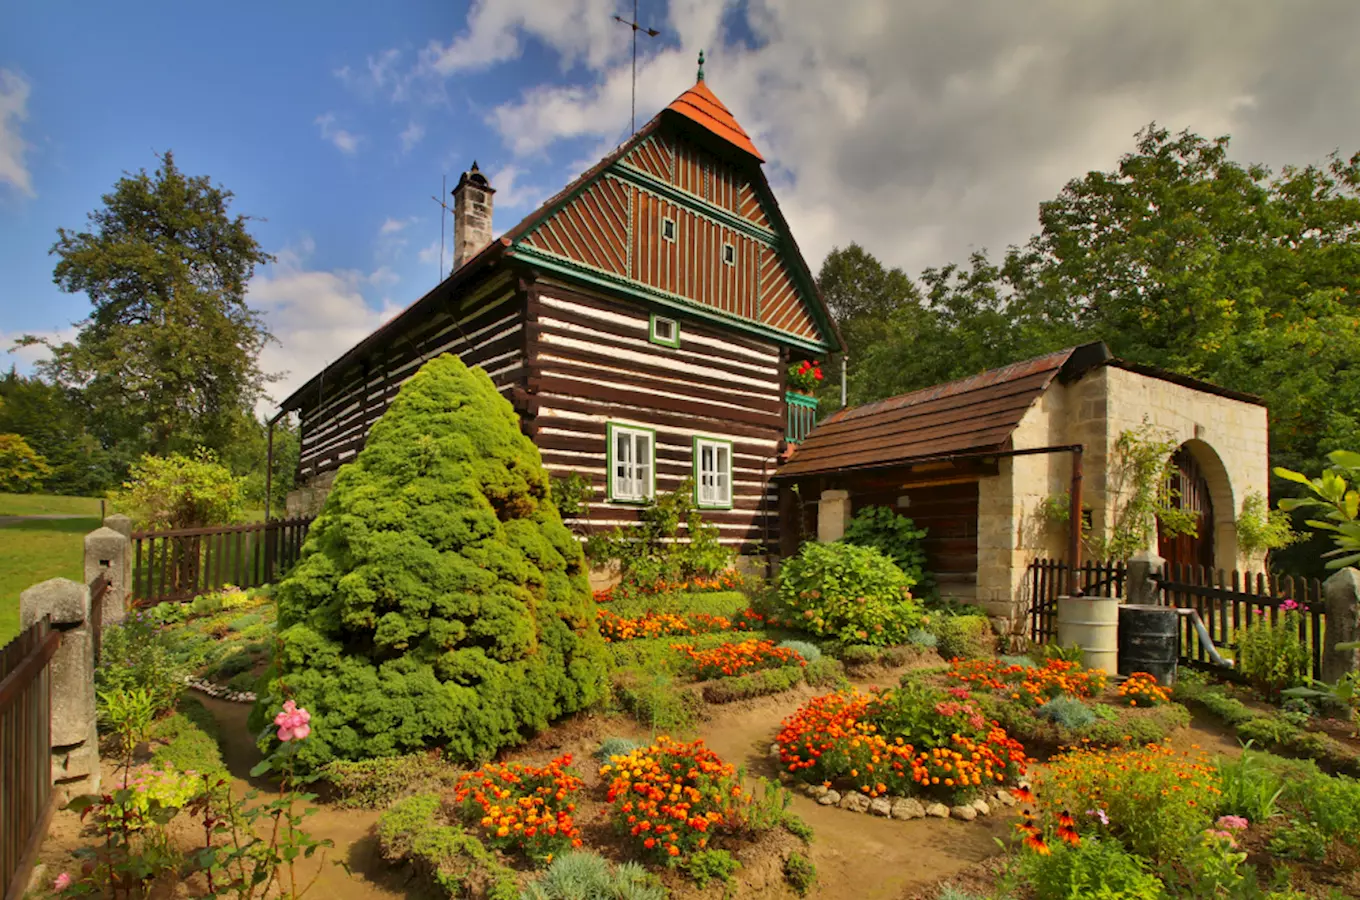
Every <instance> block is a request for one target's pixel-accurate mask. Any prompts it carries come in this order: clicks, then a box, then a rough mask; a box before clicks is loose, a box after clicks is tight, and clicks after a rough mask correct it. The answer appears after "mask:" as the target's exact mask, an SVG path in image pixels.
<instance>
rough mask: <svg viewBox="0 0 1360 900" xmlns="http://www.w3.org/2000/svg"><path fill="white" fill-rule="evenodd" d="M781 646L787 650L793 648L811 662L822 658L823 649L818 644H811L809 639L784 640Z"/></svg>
mask: <svg viewBox="0 0 1360 900" xmlns="http://www.w3.org/2000/svg"><path fill="white" fill-rule="evenodd" d="M779 646H780V647H782V648H783V649H785V650H792V651H793V652H794V653H797V654H798V655H799V656H801V657H803V659H805V660H807V661H808V662H810V663H814V662H816V661H817V660H819V659H821V658H822V651H821V650H820V649H819V648H818V647H817V645H816V644H809V643H808V642H807V641H784V642H783V643H781V644H780V645H779Z"/></svg>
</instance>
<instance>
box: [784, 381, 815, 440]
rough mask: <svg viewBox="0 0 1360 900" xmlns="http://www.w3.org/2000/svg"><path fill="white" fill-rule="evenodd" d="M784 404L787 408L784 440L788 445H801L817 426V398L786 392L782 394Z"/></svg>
mask: <svg viewBox="0 0 1360 900" xmlns="http://www.w3.org/2000/svg"><path fill="white" fill-rule="evenodd" d="M784 403H785V405H786V406H787V407H788V418H787V422H786V424H785V427H784V439H785V440H787V441H788V442H789V443H790V444H801V443H802V442H803V439H804V438H806V437H807V436H808V432H809V431H811V430H812V426H813V425H816V424H817V398H816V397H809V396H808V395H807V394H796V393H794V392H793V391H788V392H786V393H785V394H784Z"/></svg>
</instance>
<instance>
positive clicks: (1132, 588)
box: [1124, 550, 1166, 606]
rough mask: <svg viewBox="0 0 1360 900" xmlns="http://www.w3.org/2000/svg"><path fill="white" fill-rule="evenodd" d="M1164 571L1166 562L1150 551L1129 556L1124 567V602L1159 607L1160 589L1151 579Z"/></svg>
mask: <svg viewBox="0 0 1360 900" xmlns="http://www.w3.org/2000/svg"><path fill="white" fill-rule="evenodd" d="M1165 571H1166V560H1165V559H1162V558H1161V557H1160V556H1158V555H1157V554H1156V553H1153V552H1152V551H1151V550H1144V551H1142V552H1140V553H1135V554H1134V555H1133V556H1130V557H1129V561H1128V563H1127V565H1126V566H1125V576H1124V602H1125V603H1131V604H1134V605H1136V606H1157V605H1159V604H1160V603H1161V599H1162V596H1161V594H1162V589H1161V587H1159V586H1158V584H1157V582H1156V581H1153V578H1155V577H1157V576H1160V575H1161V574H1162V573H1163V572H1165Z"/></svg>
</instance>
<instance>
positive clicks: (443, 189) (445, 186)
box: [430, 175, 449, 284]
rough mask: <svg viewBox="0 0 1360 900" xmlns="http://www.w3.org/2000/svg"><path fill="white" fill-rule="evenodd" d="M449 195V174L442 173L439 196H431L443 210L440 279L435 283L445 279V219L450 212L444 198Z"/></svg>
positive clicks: (440, 216) (440, 228) (440, 220)
mask: <svg viewBox="0 0 1360 900" xmlns="http://www.w3.org/2000/svg"><path fill="white" fill-rule="evenodd" d="M448 195H449V176H447V175H441V176H440V178H439V196H438V197H431V198H430V199H431V200H433V201H434V202H435V203H438V204H439V209H440V210H441V212H440V213H439V281H436V282H435V284H438V283H439V282H440V281H443V280H444V220H445V219H447V218H448V213H449V204H448V203H447V202H445V200H444V198H445V197H447V196H448Z"/></svg>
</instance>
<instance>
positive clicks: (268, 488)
mask: <svg viewBox="0 0 1360 900" xmlns="http://www.w3.org/2000/svg"><path fill="white" fill-rule="evenodd" d="M286 415H288V410H286V409H281V410H279V413H278V415H276V416H274V418H272V419H270V420H269V425H268V426H267V431H268V434H269V437H268V445H269V449H268V450H267V451H266V452H265V463H264V520H265V522H266V524H267V523H268V522H269V508H270V505H271V501H272V500H273V499H274V426H275V425H276V424H278V421H279V419H282V418H283V417H284V416H286Z"/></svg>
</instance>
